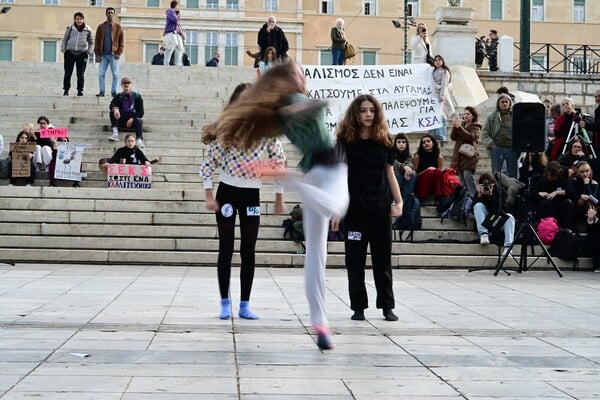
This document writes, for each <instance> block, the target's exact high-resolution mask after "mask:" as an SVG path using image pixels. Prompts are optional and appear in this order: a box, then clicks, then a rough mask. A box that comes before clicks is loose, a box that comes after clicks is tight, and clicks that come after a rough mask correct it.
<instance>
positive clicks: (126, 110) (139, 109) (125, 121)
mask: <svg viewBox="0 0 600 400" xmlns="http://www.w3.org/2000/svg"><path fill="white" fill-rule="evenodd" d="M121 87H122V88H123V91H122V92H121V93H118V94H117V95H116V96H115V97H113V99H112V101H111V102H110V106H109V107H108V108H109V110H110V124H111V127H112V136H111V137H109V138H108V140H112V141H113V142H117V141H119V128H125V127H126V128H131V127H133V128H135V136H136V138H137V146H138V147H139V148H144V147H146V146H145V145H144V134H143V132H142V126H143V121H142V118H143V117H144V100H143V99H142V96H141V95H140V94H139V93H138V92H134V91H133V89H132V88H131V87H132V84H131V79H129V78H123V79H121Z"/></svg>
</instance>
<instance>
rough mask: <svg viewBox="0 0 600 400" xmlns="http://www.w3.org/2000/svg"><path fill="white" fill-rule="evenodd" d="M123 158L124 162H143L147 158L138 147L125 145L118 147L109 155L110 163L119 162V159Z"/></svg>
mask: <svg viewBox="0 0 600 400" xmlns="http://www.w3.org/2000/svg"><path fill="white" fill-rule="evenodd" d="M122 158H124V159H125V164H138V165H142V164H145V163H146V161H148V159H147V158H146V156H145V155H144V153H142V151H141V150H140V149H138V148H137V147H134V148H133V149H130V148H128V147H127V146H123V147H120V148H119V149H118V150H117V151H116V153H115V154H114V155H113V156H112V157H111V159H110V163H111V164H120V163H121V159H122Z"/></svg>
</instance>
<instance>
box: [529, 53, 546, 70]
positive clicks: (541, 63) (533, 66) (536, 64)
mask: <svg viewBox="0 0 600 400" xmlns="http://www.w3.org/2000/svg"><path fill="white" fill-rule="evenodd" d="M529 70H530V71H531V72H546V56H541V55H535V56H531V61H530V67H529Z"/></svg>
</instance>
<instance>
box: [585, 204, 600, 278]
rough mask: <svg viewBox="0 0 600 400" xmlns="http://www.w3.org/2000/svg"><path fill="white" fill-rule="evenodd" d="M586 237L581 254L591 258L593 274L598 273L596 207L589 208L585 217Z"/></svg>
mask: <svg viewBox="0 0 600 400" xmlns="http://www.w3.org/2000/svg"><path fill="white" fill-rule="evenodd" d="M586 217H587V218H586V222H587V236H586V238H585V239H586V240H585V243H584V245H583V254H584V255H585V256H587V257H592V265H593V268H594V272H600V246H598V243H600V219H598V207H597V206H593V205H591V206H589V208H588V210H587V215H586Z"/></svg>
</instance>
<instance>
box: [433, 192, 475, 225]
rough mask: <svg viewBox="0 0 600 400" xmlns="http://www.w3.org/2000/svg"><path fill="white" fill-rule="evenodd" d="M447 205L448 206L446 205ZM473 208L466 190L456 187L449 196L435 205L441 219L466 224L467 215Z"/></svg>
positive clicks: (471, 200)
mask: <svg viewBox="0 0 600 400" xmlns="http://www.w3.org/2000/svg"><path fill="white" fill-rule="evenodd" d="M448 203H449V204H448ZM472 208H473V199H472V198H471V196H469V192H468V191H467V188H466V187H464V186H458V187H457V188H456V189H454V192H452V194H451V195H450V196H446V197H444V198H442V199H441V200H440V201H439V202H438V205H437V210H438V213H439V215H440V217H441V218H442V222H444V220H445V219H447V218H450V219H454V220H457V221H460V222H462V223H464V224H465V225H466V224H467V215H468V214H469V213H470V212H471V209H472Z"/></svg>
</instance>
